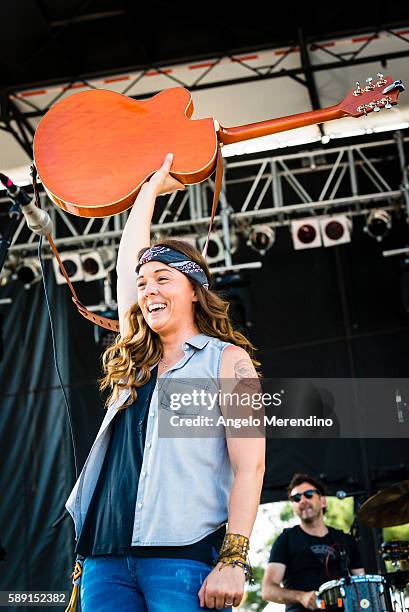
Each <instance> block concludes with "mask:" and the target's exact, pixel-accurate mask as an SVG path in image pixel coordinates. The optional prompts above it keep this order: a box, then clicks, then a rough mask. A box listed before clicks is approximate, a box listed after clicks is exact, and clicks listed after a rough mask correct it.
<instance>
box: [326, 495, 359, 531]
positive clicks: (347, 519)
mask: <svg viewBox="0 0 409 612" xmlns="http://www.w3.org/2000/svg"><path fill="white" fill-rule="evenodd" d="M327 504H328V506H327V508H328V510H327V512H326V513H325V523H326V524H327V525H328V527H334V528H335V529H341V530H342V531H345V532H346V533H347V532H348V531H349V530H350V527H351V525H352V521H353V520H354V502H353V499H352V497H347V498H346V499H337V498H336V497H327Z"/></svg>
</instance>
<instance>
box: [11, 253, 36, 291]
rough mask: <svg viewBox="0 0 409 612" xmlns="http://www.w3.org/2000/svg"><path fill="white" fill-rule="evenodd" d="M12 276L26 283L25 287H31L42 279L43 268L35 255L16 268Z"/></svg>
mask: <svg viewBox="0 0 409 612" xmlns="http://www.w3.org/2000/svg"><path fill="white" fill-rule="evenodd" d="M12 278H13V279H16V280H18V281H19V282H20V283H22V284H23V285H24V289H30V287H31V286H32V285H34V284H35V283H37V282H38V281H39V280H40V279H41V268H40V264H39V262H38V260H37V259H36V258H34V257H30V258H28V259H24V260H23V261H22V262H21V263H20V264H19V265H18V266H17V267H16V269H15V271H14V272H13V274H12Z"/></svg>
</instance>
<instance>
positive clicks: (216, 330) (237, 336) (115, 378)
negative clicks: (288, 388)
mask: <svg viewBox="0 0 409 612" xmlns="http://www.w3.org/2000/svg"><path fill="white" fill-rule="evenodd" d="M154 245H160V246H167V247H171V248H173V249H176V250H177V251H180V252H181V253H183V254H184V255H186V257H187V258H188V259H191V260H192V261H195V262H196V263H198V264H199V265H200V266H201V267H202V268H203V270H204V272H205V274H206V276H207V278H208V279H209V282H210V283H211V273H210V270H209V267H208V265H207V263H206V260H205V259H204V257H203V256H202V254H201V253H200V251H198V249H196V248H195V247H193V246H192V245H191V244H189V243H188V242H185V241H184V240H177V239H170V238H168V239H165V240H160V241H157V242H154V243H152V246H154ZM146 250H147V248H144V249H141V251H139V253H138V260H139V259H140V258H141V256H142V254H143V253H144V252H145V251H146ZM189 280H190V279H189ZM191 282H192V284H193V285H194V287H195V290H196V295H197V298H198V301H197V302H194V321H195V323H196V325H197V327H198V328H199V330H200V332H201V333H203V334H206V335H207V336H212V337H214V338H220V340H223V341H225V342H230V343H231V344H235V345H236V346H240V347H242V348H243V349H244V350H245V351H247V353H248V354H249V356H250V359H251V361H252V362H253V365H254V367H255V368H256V371H257V372H258V374H259V375H260V372H259V367H260V362H259V361H257V360H256V359H255V358H254V354H255V350H256V349H255V347H254V346H253V344H252V343H251V342H250V341H249V340H248V339H247V338H246V337H245V336H244V335H243V334H242V333H241V332H239V331H237V330H234V329H233V326H232V323H231V321H230V308H231V307H230V303H229V302H228V301H227V300H224V299H223V298H221V297H220V296H219V295H217V294H216V293H214V291H212V290H211V288H209V289H205V288H204V287H202V286H201V285H199V284H198V283H195V282H194V281H191ZM125 316H126V318H127V323H128V330H129V331H128V334H127V335H126V336H125V337H124V338H122V336H121V335H118V336H117V337H116V340H115V342H114V343H113V344H112V345H111V346H110V347H109V348H108V349H107V350H106V351H105V353H104V354H103V356H102V368H103V372H104V373H105V376H103V377H102V378H101V379H100V380H99V382H100V389H101V391H104V390H105V389H107V388H110V389H111V394H110V395H109V397H108V398H107V401H106V403H105V407H106V408H107V407H108V406H109V404H110V403H111V402H113V401H115V400H116V399H118V396H119V393H120V392H121V391H122V389H126V388H129V389H130V392H131V396H130V399H129V400H128V402H127V403H126V404H124V405H123V406H122V408H126V407H127V406H129V405H130V404H131V403H132V402H134V401H135V399H136V397H137V389H138V387H142V385H144V384H146V383H147V382H148V381H149V379H150V376H151V370H150V368H151V367H152V366H154V365H155V364H156V363H157V362H158V361H159V359H160V358H161V357H162V356H163V349H162V343H161V341H160V337H159V335H158V334H157V333H156V332H154V331H152V330H151V328H150V327H149V325H148V324H147V323H146V321H145V319H144V317H143V314H142V311H141V309H140V308H139V304H138V303H137V302H136V303H135V304H133V306H131V307H130V308H129V310H128V311H127V313H126V315H125Z"/></svg>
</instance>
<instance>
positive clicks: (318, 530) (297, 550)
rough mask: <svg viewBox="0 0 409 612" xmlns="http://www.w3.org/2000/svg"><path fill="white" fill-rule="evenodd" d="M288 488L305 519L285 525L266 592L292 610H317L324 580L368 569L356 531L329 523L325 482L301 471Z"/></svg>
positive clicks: (266, 577)
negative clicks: (286, 526) (325, 518)
mask: <svg viewBox="0 0 409 612" xmlns="http://www.w3.org/2000/svg"><path fill="white" fill-rule="evenodd" d="M287 492H288V498H289V500H290V502H291V506H292V509H293V511H294V513H295V514H296V515H297V516H298V517H299V519H300V524H299V525H296V526H295V527H291V528H289V529H284V531H283V533H282V534H281V535H280V536H279V537H278V538H277V539H276V541H275V542H274V544H273V547H272V549H271V553H270V558H269V563H268V566H267V569H266V571H265V573H264V579H263V585H262V593H261V596H262V598H263V599H264V600H265V601H274V602H276V603H282V604H286V612H303V611H305V610H306V609H307V610H315V609H316V608H317V607H318V606H317V594H316V591H317V590H318V588H319V587H320V586H321V584H323V583H324V582H327V581H328V580H335V579H337V578H341V577H342V576H346V575H347V574H354V575H357V574H364V573H365V570H364V569H363V567H362V561H361V555H360V552H359V549H358V546H357V544H356V542H355V540H354V539H353V538H352V536H350V535H348V534H346V533H344V532H343V531H340V530H339V529H333V528H332V527H327V526H326V524H325V523H324V514H325V512H326V505H327V501H326V497H325V488H324V485H323V483H322V482H321V481H319V480H318V479H317V478H315V477H314V476H311V475H309V474H295V475H294V476H293V478H292V480H291V482H290V484H289V486H288V488H287ZM281 583H282V585H281Z"/></svg>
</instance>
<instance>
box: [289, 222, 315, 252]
mask: <svg viewBox="0 0 409 612" xmlns="http://www.w3.org/2000/svg"><path fill="white" fill-rule="evenodd" d="M291 235H292V239H293V245H294V249H295V250H296V251H298V250H300V249H315V248H317V247H320V246H321V244H322V243H321V232H320V225H319V222H318V219H311V218H308V219H298V220H297V221H291Z"/></svg>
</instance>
